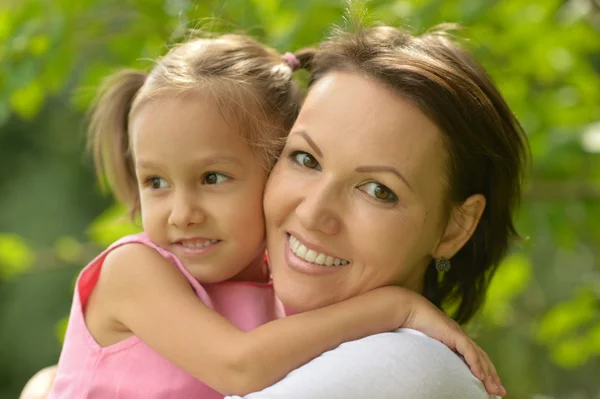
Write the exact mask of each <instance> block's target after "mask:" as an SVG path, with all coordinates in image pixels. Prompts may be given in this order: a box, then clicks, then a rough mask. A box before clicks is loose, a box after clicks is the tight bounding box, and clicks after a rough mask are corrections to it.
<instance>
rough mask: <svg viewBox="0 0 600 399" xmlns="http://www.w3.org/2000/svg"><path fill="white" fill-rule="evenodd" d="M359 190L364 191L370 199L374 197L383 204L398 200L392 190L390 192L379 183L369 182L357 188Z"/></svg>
mask: <svg viewBox="0 0 600 399" xmlns="http://www.w3.org/2000/svg"><path fill="white" fill-rule="evenodd" d="M358 189H359V190H361V191H364V192H365V193H367V194H369V195H370V196H371V197H374V198H376V199H378V200H380V201H385V202H395V201H397V200H398V197H397V196H396V194H394V192H393V191H392V190H390V189H389V188H388V187H387V186H384V185H383V184H381V183H376V182H369V183H365V184H363V185H362V186H360V187H358Z"/></svg>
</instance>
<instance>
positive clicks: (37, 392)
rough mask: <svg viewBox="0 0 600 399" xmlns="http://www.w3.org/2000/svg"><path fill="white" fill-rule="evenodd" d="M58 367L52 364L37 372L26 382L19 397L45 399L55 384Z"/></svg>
mask: <svg viewBox="0 0 600 399" xmlns="http://www.w3.org/2000/svg"><path fill="white" fill-rule="evenodd" d="M56 369H57V367H56V366H50V367H46V368H45V369H42V370H40V371H38V372H37V373H35V375H34V376H33V377H31V378H30V379H29V381H27V384H25V388H23V392H21V396H19V399H45V398H46V397H47V396H48V395H49V394H50V390H51V389H52V386H53V385H54V379H55V378H56Z"/></svg>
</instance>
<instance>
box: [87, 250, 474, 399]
mask: <svg viewBox="0 0 600 399" xmlns="http://www.w3.org/2000/svg"><path fill="white" fill-rule="evenodd" d="M96 291H97V293H98V294H99V295H100V297H101V298H102V301H103V302H102V303H103V306H104V311H105V312H107V313H106V314H108V315H109V317H111V318H113V319H114V322H115V323H117V325H118V326H119V327H121V328H122V329H123V330H125V331H127V330H128V331H131V332H132V333H133V334H135V335H136V336H138V337H139V338H140V339H141V340H143V341H144V342H145V343H146V344H147V345H148V346H150V347H151V348H153V349H154V350H156V351H157V352H158V353H160V354H161V355H162V356H163V357H164V358H166V359H167V360H169V361H171V362H172V363H174V364H175V365H177V366H179V367H181V368H182V369H184V370H186V371H188V372H189V373H191V374H192V375H193V376H194V377H196V378H198V379H199V380H201V381H203V382H204V383H206V384H207V385H209V386H210V387H212V388H213V389H215V390H217V391H219V392H221V393H223V394H237V395H244V394H247V393H249V392H254V391H257V390H260V389H263V388H265V387H267V386H269V385H271V384H273V383H275V382H276V381H278V380H280V379H281V378H283V377H284V376H285V375H286V374H287V373H289V372H290V371H291V370H293V369H295V368H297V367H299V366H300V365H302V364H304V363H306V362H308V361H309V360H311V359H313V358H315V357H316V356H318V355H320V354H321V353H323V352H325V351H327V350H329V349H332V348H334V347H336V346H337V345H339V344H340V343H342V342H345V341H351V340H354V339H358V338H362V337H365V336H368V335H372V334H375V333H379V332H384V331H391V330H394V329H395V328H397V327H399V326H406V327H411V328H415V329H419V330H422V331H424V332H426V333H428V334H430V335H431V336H432V337H434V338H436V339H440V340H442V342H444V343H445V344H446V345H448V346H450V347H451V348H452V349H455V348H456V349H458V351H459V352H460V353H462V354H463V355H465V357H466V359H467V361H468V362H469V364H470V365H472V366H475V367H474V368H477V367H479V368H482V366H481V362H482V361H485V359H483V358H482V357H481V355H480V354H479V352H478V349H477V348H476V347H475V346H474V344H473V343H472V342H471V341H470V340H469V339H468V337H466V335H465V334H464V333H462V331H459V330H456V327H455V324H454V323H453V322H452V321H451V320H450V319H449V318H447V317H446V316H445V315H443V314H442V313H441V312H440V311H439V310H437V309H436V308H435V307H434V306H433V305H431V304H430V303H429V302H428V301H426V300H425V299H424V298H422V297H421V296H420V295H417V294H414V293H412V292H410V291H408V290H405V289H402V288H398V287H383V288H379V289H376V290H373V291H371V292H368V293H366V294H363V295H360V296H358V297H355V298H351V299H348V300H346V301H343V302H340V303H337V304H334V305H331V306H327V307H325V308H322V309H318V310H314V311H310V312H305V313H302V314H298V315H294V316H290V317H286V318H284V319H281V320H276V321H272V322H269V323H267V324H265V325H263V326H260V327H258V328H256V329H254V330H252V331H249V332H244V331H242V330H240V329H239V328H237V327H236V326H235V325H233V324H232V323H231V322H229V321H228V320H227V319H225V318H224V317H223V316H221V315H219V314H218V313H216V312H215V311H213V310H212V309H210V308H208V307H206V306H204V305H203V304H202V302H201V301H199V299H198V298H197V297H196V295H195V294H194V292H193V290H192V289H191V288H190V286H189V283H188V282H187V280H186V279H185V278H184V277H183V276H182V275H181V274H180V273H179V271H177V269H176V268H175V267H173V265H172V264H171V263H169V262H168V261H167V260H166V259H164V258H163V257H162V256H160V255H159V254H158V253H157V252H156V251H155V250H153V249H151V248H149V247H147V246H144V245H138V244H129V245H125V246H122V247H119V248H117V249H115V250H114V251H112V252H111V253H110V254H109V255H108V256H107V257H106V259H105V260H104V265H103V267H102V272H101V276H100V279H99V281H98V285H97V287H96ZM97 298H98V295H97ZM417 309H418V311H416V312H415V310H417ZM407 321H408V324H407Z"/></svg>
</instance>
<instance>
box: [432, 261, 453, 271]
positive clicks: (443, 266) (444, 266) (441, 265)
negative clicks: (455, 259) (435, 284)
mask: <svg viewBox="0 0 600 399" xmlns="http://www.w3.org/2000/svg"><path fill="white" fill-rule="evenodd" d="M435 270H437V271H438V273H446V272H447V271H448V270H450V260H449V259H446V258H439V259H436V260H435Z"/></svg>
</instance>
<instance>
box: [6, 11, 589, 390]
mask: <svg viewBox="0 0 600 399" xmlns="http://www.w3.org/2000/svg"><path fill="white" fill-rule="evenodd" d="M49 5H51V6H50V8H49ZM344 6H345V4H344V3H342V2H341V1H338V0H336V1H331V0H309V1H307V0H288V1H280V0H230V1H228V2H226V3H224V2H220V1H202V2H196V3H194V2H192V1H190V0H138V1H135V0H128V1H115V0H102V1H101V0H79V1H77V2H73V1H68V0H54V1H52V2H44V1H40V0H23V1H21V2H11V4H8V5H4V6H0V154H1V155H0V187H2V190H1V192H2V195H1V196H0V209H2V212H0V232H2V233H1V234H0V299H1V301H0V319H1V320H2V321H1V323H0V344H1V345H0V398H4V397H6V398H13V397H16V396H17V392H18V391H19V390H20V388H21V387H22V385H23V383H24V382H25V380H26V378H27V377H28V376H30V375H32V374H33V372H34V371H35V370H36V369H39V368H40V367H42V366H45V365H47V364H48V363H51V362H53V361H55V360H56V358H57V356H58V352H59V350H60V343H59V340H57V339H56V338H55V334H56V336H58V337H60V336H61V335H62V334H63V333H64V327H65V325H64V316H65V315H66V314H67V313H68V309H69V301H70V295H71V290H72V283H73V278H74V276H75V275H76V274H77V272H78V270H79V269H80V267H81V266H82V265H83V264H85V263H87V262H88V261H89V260H90V259H91V258H92V257H93V256H94V255H95V254H96V253H97V252H98V251H99V250H100V249H101V248H102V247H103V246H105V245H107V244H108V243H110V242H112V241H113V240H114V239H115V238H116V237H119V236H121V235H124V234H128V233H129V232H133V231H138V229H139V226H138V225H137V224H135V223H130V222H128V221H126V220H125V219H120V217H121V215H123V214H124V212H123V210H122V208H120V207H118V206H114V205H113V202H112V200H111V199H110V198H108V197H107V196H104V195H102V193H100V192H99V190H98V187H97V186H96V184H95V183H94V176H93V173H92V172H91V170H90V166H89V162H88V161H87V157H86V156H84V155H82V153H83V142H82V137H83V134H82V133H83V128H84V124H83V114H84V111H85V109H86V108H87V107H88V105H89V103H90V100H91V98H92V96H93V94H94V92H95V88H96V87H97V86H98V84H99V82H100V81H101V79H102V78H103V77H104V76H106V75H107V74H109V73H111V72H112V71H114V70H115V69H117V68H121V67H125V66H129V67H135V68H142V69H148V68H150V67H151V65H152V63H151V61H150V60H151V59H153V58H155V57H157V56H160V55H161V54H163V53H164V52H165V50H166V49H167V48H168V46H170V45H173V44H174V43H176V42H178V41H180V40H182V38H183V37H184V36H185V34H186V31H187V29H190V28H196V29H201V30H203V31H208V32H221V31H234V30H239V29H243V30H246V31H249V32H250V33H251V34H253V35H254V36H256V37H257V38H259V39H260V40H263V41H265V42H267V43H269V44H270V45H272V46H274V47H275V48H277V49H278V50H279V51H281V52H284V51H290V50H295V49H298V48H300V47H303V46H308V45H314V44H315V43H318V42H319V40H321V39H322V38H323V37H324V35H325V34H326V33H327V32H328V31H329V29H330V27H331V24H332V23H337V24H344V19H343V18H342V17H343V9H344ZM363 6H364V5H360V4H359V6H358V7H357V8H358V11H357V12H358V13H359V14H360V11H361V10H362V9H363ZM367 7H368V9H369V13H370V14H368V15H369V16H368V17H367V18H369V19H372V20H382V21H384V22H386V23H392V24H403V25H408V26H410V27H411V28H412V29H413V30H415V31H423V30H425V29H427V28H428V27H430V26H432V25H435V24H437V23H441V22H445V21H453V22H458V23H461V24H462V25H464V26H465V30H464V31H463V32H461V33H460V35H461V36H462V37H465V38H467V40H466V44H467V46H468V47H470V48H471V49H472V51H473V52H474V53H475V54H476V56H477V58H478V59H479V60H480V61H481V62H482V63H483V64H484V65H485V66H486V68H487V69H488V71H489V73H490V75H491V76H492V77H493V78H494V80H495V81H496V82H497V83H498V85H499V87H500V89H501V91H502V93H503V94H504V96H505V97H506V99H507V101H508V103H509V104H510V105H511V107H512V108H513V110H514V111H515V113H516V114H517V116H518V117H519V119H520V120H521V122H522V123H523V125H524V127H525V130H526V131H527V133H528V135H529V139H530V143H531V152H532V157H533V165H532V170H531V179H530V181H529V182H528V190H527V193H526V196H525V199H524V203H523V207H522V209H521V212H520V214H519V216H518V224H519V229H520V231H521V233H522V234H523V235H524V237H525V239H524V240H523V241H522V242H521V243H518V244H517V245H516V246H515V248H514V251H513V252H512V253H511V254H510V256H508V257H507V258H506V260H505V261H504V263H503V264H502V266H501V267H500V269H499V270H498V273H497V275H496V276H495V279H494V280H493V283H492V286H491V288H490V291H489V295H488V301H487V303H486V306H485V308H484V309H483V311H482V312H481V314H480V317H479V318H478V319H477V320H476V321H475V322H473V323H472V325H471V326H470V328H471V331H472V332H473V333H474V334H478V335H479V336H480V342H481V344H482V345H483V346H484V348H486V350H488V351H489V353H490V354H491V356H492V358H493V359H495V361H496V365H497V366H498V369H499V371H500V374H501V376H502V377H503V380H504V381H505V383H506V386H507V387H508V388H509V392H510V393H511V397H515V398H526V397H533V395H547V396H548V397H561V398H562V397H566V398H570V397H573V398H575V397H577V398H587V397H589V398H592V397H597V396H598V395H600V390H599V389H600V388H598V384H597V381H596V379H597V378H595V377H596V376H597V375H598V374H599V373H600V362H598V360H599V359H600V314H599V313H600V312H599V307H598V303H599V302H598V298H599V297H600V266H599V262H600V223H598V221H600V201H599V199H600V155H599V153H600V122H598V116H599V115H600V89H599V88H600V74H599V71H600V34H599V31H600V23H599V22H598V21H600V8H599V6H598V3H597V2H593V1H592V0H570V1H562V0H545V1H542V0H527V1H521V0H503V1H499V0H498V1H489V0H477V1H475V0H456V1H442V0H412V1H408V0H398V1H393V0H373V1H371V2H370V3H369V4H367ZM84 160H85V161H84ZM58 320H63V321H61V322H60V323H59V324H58V325H57V321H58ZM48 337H49V338H48Z"/></svg>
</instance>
